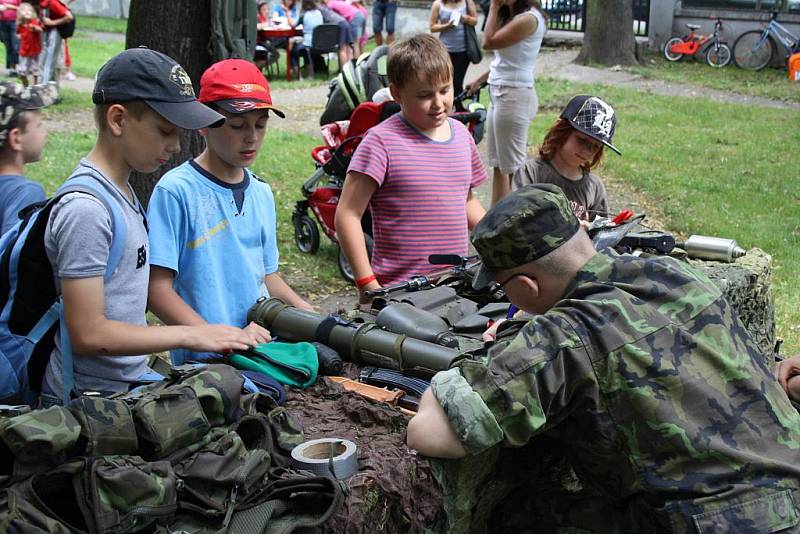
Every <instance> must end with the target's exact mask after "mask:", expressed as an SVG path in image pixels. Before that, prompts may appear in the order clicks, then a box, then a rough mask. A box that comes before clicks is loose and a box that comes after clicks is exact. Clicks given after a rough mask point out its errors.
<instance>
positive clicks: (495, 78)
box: [466, 0, 547, 204]
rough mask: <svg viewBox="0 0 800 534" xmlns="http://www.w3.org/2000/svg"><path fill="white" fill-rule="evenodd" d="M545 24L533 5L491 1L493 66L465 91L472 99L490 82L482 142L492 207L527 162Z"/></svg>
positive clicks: (486, 34) (531, 1) (487, 37)
mask: <svg viewBox="0 0 800 534" xmlns="http://www.w3.org/2000/svg"><path fill="white" fill-rule="evenodd" d="M546 22H547V21H546V19H545V16H544V14H543V12H542V10H541V7H540V5H539V2H538V0H491V4H490V7H489V14H488V15H487V16H486V28H485V29H484V30H483V48H484V49H485V50H494V60H492V64H491V66H490V67H489V72H486V73H484V74H483V75H482V76H479V77H478V78H477V79H475V80H473V81H471V82H470V83H469V84H468V85H467V87H466V89H467V92H468V94H472V93H474V92H475V91H477V90H478V87H479V86H480V85H481V84H483V83H484V82H486V81H488V82H489V95H490V97H491V101H492V104H491V106H490V107H489V114H488V117H487V119H486V121H487V123H488V125H489V133H488V135H487V139H486V142H487V152H488V157H489V165H490V166H491V167H492V170H493V176H492V204H495V203H496V202H497V201H498V200H500V199H501V198H503V197H504V196H506V195H507V194H508V193H509V192H510V191H511V176H512V175H513V174H514V172H516V170H517V169H519V168H520V167H521V166H522V165H523V164H524V163H525V159H526V157H527V144H528V127H529V126H530V124H531V121H533V118H534V117H535V116H536V110H537V109H538V99H537V97H536V87H535V86H534V81H533V71H534V68H535V67H536V58H537V57H538V55H539V47H540V46H541V44H542V38H543V37H544V32H545V31H546V29H547V23H546Z"/></svg>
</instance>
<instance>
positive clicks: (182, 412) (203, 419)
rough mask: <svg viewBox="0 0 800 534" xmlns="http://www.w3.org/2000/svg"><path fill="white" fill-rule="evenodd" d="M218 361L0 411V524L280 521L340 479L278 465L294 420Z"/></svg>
mask: <svg viewBox="0 0 800 534" xmlns="http://www.w3.org/2000/svg"><path fill="white" fill-rule="evenodd" d="M242 384H243V379H242V376H241V375H240V374H239V372H238V371H236V370H235V369H233V368H231V367H228V366H226V365H209V366H206V367H201V368H190V367H189V368H179V369H177V370H176V371H175V372H174V373H173V375H172V376H171V377H170V378H169V379H167V380H165V381H163V382H159V383H157V384H154V385H151V386H147V387H144V388H141V389H140V390H138V391H137V392H136V393H127V394H123V395H119V396H116V397H112V398H102V397H91V396H84V397H80V398H78V399H75V400H74V401H73V402H71V403H70V404H69V405H68V406H67V407H62V406H54V407H51V408H47V409H44V410H33V411H27V412H26V413H22V414H19V415H15V416H9V417H0V458H2V467H0V487H2V490H0V531H2V532H7V531H12V532H29V531H33V532H52V533H60V532H64V533H67V532H88V533H95V532H139V531H145V532H153V531H158V532H174V531H185V532H220V531H222V532H225V531H230V532H248V533H249V532H291V531H292V530H294V529H296V528H301V527H310V526H316V525H319V524H321V523H322V522H324V521H325V520H327V518H328V517H330V516H331V515H332V514H333V513H334V512H335V511H336V510H337V509H338V508H339V507H340V506H341V504H342V502H343V495H344V494H343V490H342V486H341V484H340V483H338V482H336V481H334V480H333V479H331V478H327V477H318V476H315V475H312V474H311V473H307V472H301V471H294V470H291V469H289V468H288V467H287V465H288V455H287V452H288V451H289V450H291V448H292V447H293V446H294V445H297V444H298V443H300V442H302V440H303V433H302V430H301V429H300V427H299V425H297V423H295V421H294V420H293V419H292V417H291V416H290V415H289V413H288V412H286V411H285V410H284V409H283V408H280V407H278V406H277V405H276V404H275V402H274V401H273V400H272V399H271V398H270V397H267V396H265V395H262V394H260V393H256V394H243V393H242Z"/></svg>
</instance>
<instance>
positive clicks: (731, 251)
mask: <svg viewBox="0 0 800 534" xmlns="http://www.w3.org/2000/svg"><path fill="white" fill-rule="evenodd" d="M683 248H684V250H686V254H687V255H688V256H689V257H690V258H697V259H702V260H715V261H724V262H728V263H730V262H732V261H733V260H735V259H736V258H741V257H742V256H744V255H745V250H744V249H743V248H742V247H740V246H739V245H738V244H737V243H736V241H735V240H733V239H725V238H722V237H710V236H705V235H693V236H690V237H689V239H687V240H686V242H685V243H684V244H683Z"/></svg>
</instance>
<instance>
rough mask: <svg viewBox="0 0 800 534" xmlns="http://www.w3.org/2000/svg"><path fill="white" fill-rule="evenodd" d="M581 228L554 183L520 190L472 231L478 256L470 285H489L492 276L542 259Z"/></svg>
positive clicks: (489, 213)
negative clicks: (479, 260) (476, 268)
mask: <svg viewBox="0 0 800 534" xmlns="http://www.w3.org/2000/svg"><path fill="white" fill-rule="evenodd" d="M579 229H580V223H579V222H578V219H577V217H575V215H574V214H573V213H572V210H571V209H570V207H569V201H568V200H567V197H565V196H564V193H563V192H562V191H561V188H559V187H558V186H556V185H553V184H534V185H528V186H525V187H521V188H520V189H518V190H516V191H515V192H513V193H511V194H510V195H509V196H507V197H506V198H504V199H503V200H501V201H500V202H498V203H497V204H495V205H494V206H493V207H492V209H490V210H489V211H488V212H487V213H486V215H485V216H484V217H483V219H481V221H480V222H479V223H478V225H477V226H476V227H475V229H474V230H473V231H472V236H471V239H472V244H473V245H474V246H475V250H477V252H478V254H479V255H480V257H481V261H482V264H481V267H480V269H479V270H478V273H477V275H476V276H475V279H474V280H473V282H472V286H473V287H474V288H475V289H482V288H484V287H486V286H487V285H489V283H490V282H491V281H492V278H493V277H494V273H495V272H497V271H502V270H505V269H512V268H514V267H519V266H520V265H525V264H526V263H530V262H532V261H534V260H536V259H539V258H541V257H542V256H545V255H547V254H549V253H550V252H552V251H554V250H555V249H557V248H558V247H560V246H561V245H563V244H564V243H566V242H567V241H568V240H569V239H570V238H571V237H572V236H574V235H575V233H576V232H577V231H578V230H579Z"/></svg>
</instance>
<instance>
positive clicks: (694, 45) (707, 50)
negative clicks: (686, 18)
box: [664, 17, 731, 68]
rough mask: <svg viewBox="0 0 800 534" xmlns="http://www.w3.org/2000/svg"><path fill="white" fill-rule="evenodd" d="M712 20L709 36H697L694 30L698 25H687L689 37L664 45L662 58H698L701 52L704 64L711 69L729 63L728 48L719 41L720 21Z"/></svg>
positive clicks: (674, 39)
mask: <svg viewBox="0 0 800 534" xmlns="http://www.w3.org/2000/svg"><path fill="white" fill-rule="evenodd" d="M712 18H713V19H714V32H713V33H711V34H710V35H699V34H697V33H695V30H697V29H699V28H700V25H699V24H687V25H686V27H687V28H689V35H684V36H683V37H673V38H672V39H670V40H669V41H667V42H666V43H664V57H665V58H667V61H680V60H681V59H682V58H683V56H693V57H694V58H695V59H697V58H698V57H699V52H700V51H701V50H703V53H704V55H705V58H706V63H708V64H709V65H711V66H712V67H717V68H720V67H724V66H725V65H727V64H728V63H730V62H731V49H730V47H729V46H728V45H727V44H725V43H723V42H722V41H720V38H719V37H720V34H721V33H722V20H720V19H719V18H717V17H712Z"/></svg>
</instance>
